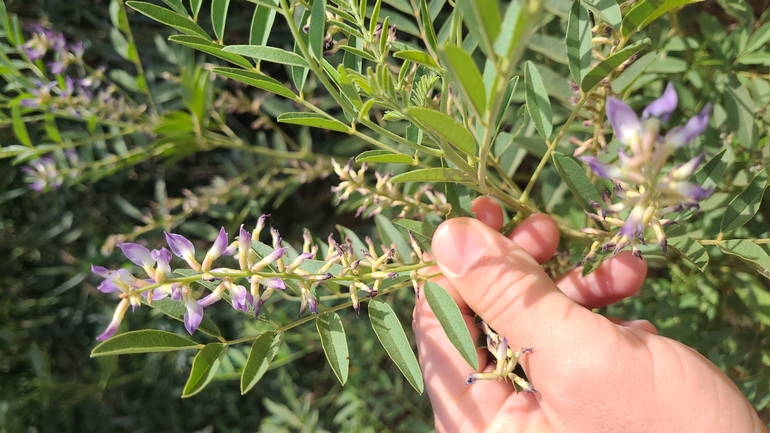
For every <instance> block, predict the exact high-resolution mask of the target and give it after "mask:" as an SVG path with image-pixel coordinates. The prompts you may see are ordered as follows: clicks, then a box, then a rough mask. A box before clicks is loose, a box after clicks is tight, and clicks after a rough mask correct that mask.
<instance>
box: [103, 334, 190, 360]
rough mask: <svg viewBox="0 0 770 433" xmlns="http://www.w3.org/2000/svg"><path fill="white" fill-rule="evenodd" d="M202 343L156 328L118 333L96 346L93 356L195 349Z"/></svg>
mask: <svg viewBox="0 0 770 433" xmlns="http://www.w3.org/2000/svg"><path fill="white" fill-rule="evenodd" d="M199 346H200V344H198V343H196V342H194V341H192V340H190V339H189V338H185V337H180V336H178V335H176V334H173V333H171V332H166V331H158V330H155V329H144V330H141V331H131V332H126V333H123V334H120V335H116V336H114V337H112V338H110V339H109V340H107V341H105V342H103V343H101V344H99V345H98V346H96V347H94V350H92V351H91V357H92V358H93V357H94V356H105V355H122V354H125V353H150V352H175V351H177V350H186V349H195V348H197V347H199Z"/></svg>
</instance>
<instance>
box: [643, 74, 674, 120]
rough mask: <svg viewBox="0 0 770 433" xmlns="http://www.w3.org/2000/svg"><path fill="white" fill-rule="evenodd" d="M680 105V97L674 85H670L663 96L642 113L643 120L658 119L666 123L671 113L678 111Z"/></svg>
mask: <svg viewBox="0 0 770 433" xmlns="http://www.w3.org/2000/svg"><path fill="white" fill-rule="evenodd" d="M678 104H679V96H678V95H677V94H676V89H674V84H673V83H668V86H666V90H665V91H664V92H663V96H661V97H660V98H658V99H656V100H655V101H653V102H652V103H651V104H650V105H648V106H647V108H645V109H644V111H642V120H645V119H648V118H650V117H657V118H659V119H661V120H663V121H664V122H665V121H667V120H668V117H669V116H670V115H671V113H673V112H674V110H676V106H677V105H678Z"/></svg>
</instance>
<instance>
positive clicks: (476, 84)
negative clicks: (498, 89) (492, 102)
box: [441, 44, 487, 119]
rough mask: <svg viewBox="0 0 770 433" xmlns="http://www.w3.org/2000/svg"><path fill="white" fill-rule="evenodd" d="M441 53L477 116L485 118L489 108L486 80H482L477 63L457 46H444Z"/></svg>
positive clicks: (454, 79)
mask: <svg viewBox="0 0 770 433" xmlns="http://www.w3.org/2000/svg"><path fill="white" fill-rule="evenodd" d="M441 53H442V54H443V56H444V63H445V64H446V65H447V66H448V69H449V73H450V75H451V77H452V79H453V81H454V82H455V83H456V84H457V85H458V87H459V89H460V92H461V93H462V95H463V97H464V98H465V100H466V101H468V102H469V103H470V106H471V108H472V109H473V111H474V112H475V113H476V116H477V117H478V118H479V119H481V118H483V116H484V110H485V108H486V106H487V95H486V92H485V90H484V80H483V79H482V78H481V72H479V70H478V69H477V68H476V62H474V61H473V58H471V56H469V55H468V54H467V53H466V52H465V50H463V49H462V48H460V47H458V46H456V45H451V44H450V45H446V46H444V48H443V49H442V50H441Z"/></svg>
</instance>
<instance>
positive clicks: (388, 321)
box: [368, 298, 425, 394]
mask: <svg viewBox="0 0 770 433" xmlns="http://www.w3.org/2000/svg"><path fill="white" fill-rule="evenodd" d="M368 311H369V320H370V321H371V323H372V328H373V329H374V333H375V334H377V338H378V339H379V340H380V343H382V346H383V347H384V348H385V351H386V352H388V355H389V356H390V359H392V360H393V362H394V363H395V364H396V366H397V367H398V369H399V370H401V373H403V374H404V377H406V380H407V381H409V384H410V385H412V387H414V389H415V390H417V392H418V393H420V394H422V391H423V389H424V388H425V385H424V382H423V379H422V373H421V372H420V364H419V363H418V362H417V357H416V356H415V355H414V352H413V351H412V345H411V344H410V343H409V340H408V339H407V338H406V333H404V328H403V327H402V326H401V321H400V320H398V316H397V315H396V313H395V312H394V311H393V309H392V308H391V307H390V305H388V303H387V302H385V301H383V300H382V299H379V298H375V299H372V301H371V302H369V309H368Z"/></svg>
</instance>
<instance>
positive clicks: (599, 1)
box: [583, 0, 621, 31]
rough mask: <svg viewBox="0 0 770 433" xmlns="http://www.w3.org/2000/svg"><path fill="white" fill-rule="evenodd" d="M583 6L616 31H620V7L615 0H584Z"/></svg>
mask: <svg viewBox="0 0 770 433" xmlns="http://www.w3.org/2000/svg"><path fill="white" fill-rule="evenodd" d="M583 4H585V6H586V7H587V8H588V9H590V10H591V12H593V13H594V16H596V17H597V18H599V19H600V20H602V21H604V22H605V23H607V25H609V26H610V27H612V28H613V29H614V30H615V31H618V30H620V23H621V16H620V7H618V4H617V2H615V0H583Z"/></svg>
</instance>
